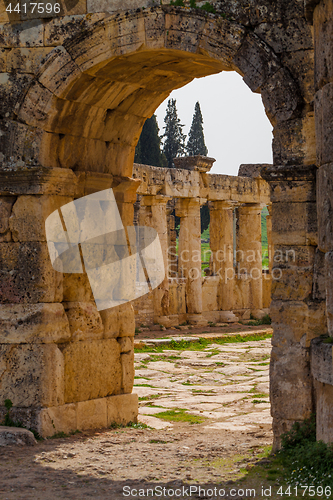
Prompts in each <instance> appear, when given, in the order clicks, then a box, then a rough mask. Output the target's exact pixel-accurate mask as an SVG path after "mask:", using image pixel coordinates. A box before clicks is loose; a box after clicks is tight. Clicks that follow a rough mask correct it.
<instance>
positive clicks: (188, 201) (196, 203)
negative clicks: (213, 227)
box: [175, 198, 202, 217]
mask: <svg viewBox="0 0 333 500" xmlns="http://www.w3.org/2000/svg"><path fill="white" fill-rule="evenodd" d="M201 200H202V198H178V200H177V202H176V206H175V209H176V215H177V217H188V216H189V215H191V212H193V211H194V215H196V214H197V212H198V211H200V207H201V204H202V203H201Z"/></svg>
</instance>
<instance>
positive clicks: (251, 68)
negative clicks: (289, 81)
mask: <svg viewBox="0 0 333 500" xmlns="http://www.w3.org/2000/svg"><path fill="white" fill-rule="evenodd" d="M233 62H234V64H235V65H236V66H237V67H238V68H239V69H240V71H241V72H242V73H243V74H244V75H245V76H244V81H245V83H246V84H247V85H248V86H249V87H250V89H251V90H252V92H259V91H260V88H261V87H262V85H263V84H264V83H265V82H266V81H267V80H268V79H269V78H270V77H271V76H273V75H274V73H276V72H277V71H278V70H279V68H280V63H279V60H278V58H277V57H276V56H275V55H274V53H273V52H272V51H271V50H270V49H269V47H268V46H267V45H266V44H265V42H263V41H262V40H261V39H260V38H259V37H257V36H256V35H252V34H250V35H247V37H246V39H245V40H244V42H243V43H242V46H241V48H240V49H239V50H238V52H237V54H236V56H235V57H234V59H233Z"/></svg>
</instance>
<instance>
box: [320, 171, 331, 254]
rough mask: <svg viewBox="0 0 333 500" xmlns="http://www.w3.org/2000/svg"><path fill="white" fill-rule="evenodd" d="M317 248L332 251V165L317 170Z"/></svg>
mask: <svg viewBox="0 0 333 500" xmlns="http://www.w3.org/2000/svg"><path fill="white" fill-rule="evenodd" d="M317 205H318V246H319V248H320V250H321V251H322V252H328V251H330V250H333V163H331V164H330V165H324V166H322V167H320V168H319V169H318V174H317Z"/></svg>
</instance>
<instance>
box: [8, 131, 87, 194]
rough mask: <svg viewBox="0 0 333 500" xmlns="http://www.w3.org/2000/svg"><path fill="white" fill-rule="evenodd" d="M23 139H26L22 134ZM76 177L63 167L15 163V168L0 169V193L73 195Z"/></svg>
mask: <svg viewBox="0 0 333 500" xmlns="http://www.w3.org/2000/svg"><path fill="white" fill-rule="evenodd" d="M24 139H25V140H28V138H27V137H25V136H24ZM76 184H77V178H76V175H75V174H74V172H72V171H71V170H65V169H63V168H47V167H31V166H26V165H24V163H23V162H21V164H20V165H15V169H10V170H7V169H6V170H0V194H1V195H4V196H6V195H8V194H12V193H15V194H16V195H30V194H39V195H42V194H45V195H47V194H48V195H51V194H52V195H59V196H72V197H73V196H74V193H75V191H76Z"/></svg>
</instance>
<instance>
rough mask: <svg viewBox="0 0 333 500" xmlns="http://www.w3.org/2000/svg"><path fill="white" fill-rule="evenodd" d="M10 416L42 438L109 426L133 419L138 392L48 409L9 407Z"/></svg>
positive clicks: (135, 413)
mask: <svg viewBox="0 0 333 500" xmlns="http://www.w3.org/2000/svg"><path fill="white" fill-rule="evenodd" d="M6 411H7V410H6V409H5V408H3V407H2V408H1V409H0V414H1V420H3V417H4V415H5V413H6ZM10 416H11V418H12V419H13V420H14V421H19V422H21V423H22V424H23V425H24V426H25V427H27V428H29V429H33V430H35V431H37V432H38V434H40V435H41V436H42V437H43V438H46V437H50V436H53V435H54V434H57V433H58V432H64V433H65V434H69V433H71V432H74V431H76V430H79V431H84V430H87V429H97V428H103V427H110V425H111V424H113V423H116V424H123V425H126V424H128V423H129V422H135V423H136V422H137V419H138V395H137V394H120V395H117V396H108V397H106V398H101V399H91V400H90V401H80V402H78V403H69V404H65V405H62V406H53V407H50V408H17V407H16V408H14V407H13V408H12V409H11V411H10Z"/></svg>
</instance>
